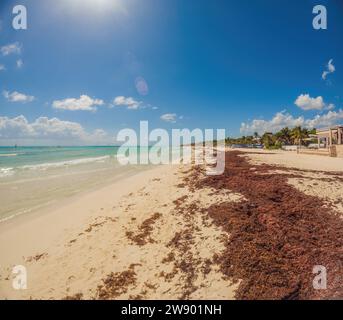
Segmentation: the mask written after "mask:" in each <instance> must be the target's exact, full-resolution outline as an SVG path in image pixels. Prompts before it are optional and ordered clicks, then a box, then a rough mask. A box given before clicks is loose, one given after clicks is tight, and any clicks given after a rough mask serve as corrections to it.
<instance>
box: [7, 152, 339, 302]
mask: <svg viewBox="0 0 343 320" xmlns="http://www.w3.org/2000/svg"><path fill="white" fill-rule="evenodd" d="M249 152H250V154H245V155H239V157H242V159H246V161H247V164H246V166H249V172H254V170H255V169H256V168H260V167H261V168H262V167H263V166H266V165H269V166H270V165H272V166H275V168H270V167H268V168H267V169H266V170H269V171H270V172H271V175H270V178H273V177H275V176H283V175H284V174H285V172H286V173H287V177H286V178H285V179H286V180H282V181H286V182H285V183H284V182H282V183H283V184H282V186H284V185H285V184H287V185H286V187H287V188H292V189H290V190H292V192H295V193H296V192H299V195H301V197H300V198H301V199H302V200H301V201H305V202H306V201H308V199H309V198H306V197H314V198H313V199H318V201H322V202H318V203H319V204H320V206H322V203H323V206H325V205H327V206H331V207H332V210H333V211H334V212H335V213H337V214H338V215H340V214H343V207H342V199H343V193H342V190H343V188H342V187H343V181H342V177H341V176H340V172H343V159H333V158H323V157H320V156H313V155H297V154H295V153H291V152H289V153H287V152H264V151H259V152H254V153H251V152H252V151H251V150H249ZM228 164H229V165H230V163H229V162H228ZM263 168H264V167H263ZM284 168H285V169H284ZM244 170H245V172H247V170H246V169H244ZM269 171H268V172H269ZM228 172H229V171H228ZM240 172H241V171H240ZM329 173H330V175H329ZM228 174H229V173H228ZM239 174H241V173H239ZM328 175H329V176H328ZM227 176H229V175H227ZM328 177H329V179H327V178H328ZM215 179H217V180H213V179H212V180H208V178H206V177H205V176H204V174H203V172H202V171H201V170H200V169H199V168H197V170H194V168H192V167H190V166H172V165H167V166H160V167H156V168H154V169H151V170H148V171H144V172H141V173H139V174H137V175H135V176H131V177H129V178H127V179H123V180H121V181H118V182H117V183H114V184H112V185H111V186H108V187H106V188H102V189H99V190H96V191H93V192H90V193H87V194H85V195H82V196H80V197H76V198H75V199H73V200H72V201H70V202H68V203H65V204H63V205H61V206H60V207H58V208H50V209H44V210H42V211H39V212H37V213H35V214H30V215H27V216H22V217H20V218H18V219H13V220H10V221H8V222H5V223H2V224H1V225H0V261H1V262H0V298H1V299H16V298H19V299H29V298H32V299H63V298H71V299H78V298H82V299H234V298H237V297H238V298H242V297H243V298H244V297H245V296H244V294H245V293H246V294H247V295H246V296H247V297H248V298H250V297H251V296H253V291H252V290H250V291H249V290H243V289H242V286H243V287H244V288H246V283H245V281H246V280H247V279H248V277H251V279H253V276H254V277H255V276H256V274H254V275H252V274H251V271H250V273H248V272H245V273H240V272H236V271H235V270H234V272H231V271H230V272H228V271H227V270H226V269H225V267H224V265H223V254H227V253H228V251H227V250H228V244H229V243H230V241H232V235H234V234H235V232H236V231H235V230H231V229H228V228H227V222H226V221H224V222H223V217H222V216H220V217H219V216H217V215H216V214H213V210H214V208H215V206H216V205H218V204H225V206H228V207H227V208H228V210H231V206H236V205H240V203H243V202H244V201H245V200H244V199H246V198H247V197H249V196H250V194H249V192H250V191H249V190H247V192H245V189H242V187H239V188H240V189H239V188H238V187H237V189H235V186H234V185H228V186H225V185H224V184H223V183H222V181H220V180H218V179H221V178H215ZM273 179H274V178H273ZM203 182H204V184H203V185H202V183H203ZM219 182H220V183H219ZM195 186H197V187H195ZM199 186H200V187H199ZM238 190H239V191H240V192H238ZM248 191H249V192H248ZM261 192H262V191H261ZM302 195H303V196H302ZM300 198H299V199H300ZM262 200H263V201H265V200H264V199H262ZM262 200H261V201H262ZM242 201H243V202H242ZM250 202H251V201H250ZM261 203H262V202H261ZM219 209H220V208H219V207H218V210H217V211H218V212H219V211H220V210H219ZM302 219H303V217H302ZM230 221H235V220H230ZM299 221H300V220H299ZM301 221H302V220H301ZM262 223H263V222H262ZM330 223H331V222H330ZM267 231H268V232H269V231H270V230H267ZM240 232H241V231H240ZM338 238H339V237H338ZM330 239H331V238H330ZM238 240H239V241H240V242H242V241H245V240H244V239H241V238H240V239H238ZM338 240H339V241H341V239H340V238H339V239H338ZM264 241H265V240H264ZM330 241H331V240H330ZM249 245H250V244H249ZM254 245H255V244H254ZM229 253H230V252H229ZM247 259H248V260H249V257H247ZM251 259H253V258H251ZM292 261H293V260H292ZM294 261H295V260H294ZM248 262H249V261H248ZM225 263H228V262H227V261H225ZM230 263H235V264H236V265H235V268H236V269H239V265H238V264H240V263H242V269H244V268H243V264H244V263H247V261H246V259H245V260H244V261H243V260H242V258H239V259H238V260H234V259H232V261H231V262H230ZM14 265H23V266H25V267H26V268H27V278H28V283H27V289H26V290H14V289H13V288H12V279H13V277H14V276H13V274H12V267H13V266H14ZM285 272H287V271H285ZM290 272H293V271H292V270H291V271H290ZM251 281H252V280H251ZM299 281H300V280H299ZM257 289H258V288H257ZM286 289H287V288H286ZM286 291H287V290H286ZM298 291H299V292H301V290H298ZM242 292H244V294H243V293H242ZM247 292H249V294H248V293H247ZM278 292H279V291H278ZM304 292H305V291H304ZM305 293H306V292H305ZM305 293H304V294H305ZM268 294H269V291H268V292H267V291H266V293H265V297H269V296H268ZM306 294H307V293H306ZM280 295H281V293H280ZM293 295H294V294H293ZM274 296H275V295H273V296H270V298H273V297H274Z"/></svg>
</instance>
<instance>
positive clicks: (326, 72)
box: [322, 59, 336, 80]
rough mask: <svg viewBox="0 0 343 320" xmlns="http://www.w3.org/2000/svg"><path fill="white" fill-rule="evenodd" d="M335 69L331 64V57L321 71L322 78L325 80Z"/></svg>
mask: <svg viewBox="0 0 343 320" xmlns="http://www.w3.org/2000/svg"><path fill="white" fill-rule="evenodd" d="M335 71H336V68H335V66H334V65H333V59H330V61H329V62H328V64H327V65H326V70H325V71H323V73H322V79H323V80H326V78H327V76H328V75H329V74H330V73H334V72H335Z"/></svg>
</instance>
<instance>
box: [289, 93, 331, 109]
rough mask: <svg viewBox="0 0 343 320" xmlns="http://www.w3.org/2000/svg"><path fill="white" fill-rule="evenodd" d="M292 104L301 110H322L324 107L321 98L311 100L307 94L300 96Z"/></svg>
mask: <svg viewBox="0 0 343 320" xmlns="http://www.w3.org/2000/svg"><path fill="white" fill-rule="evenodd" d="M294 103H295V105H296V106H298V107H299V108H301V109H303V110H322V109H323V108H324V107H325V103H324V100H323V97H321V96H319V97H317V98H311V97H310V95H309V94H301V95H300V96H299V97H298V98H297V99H296V100H295V102H294Z"/></svg>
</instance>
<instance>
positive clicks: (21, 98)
mask: <svg viewBox="0 0 343 320" xmlns="http://www.w3.org/2000/svg"><path fill="white" fill-rule="evenodd" d="M2 94H3V96H4V97H5V98H6V99H7V100H8V101H10V102H21V103H27V102H32V101H33V100H34V99H35V97H34V96H29V95H26V94H24V93H20V92H18V91H13V92H9V91H3V93H2Z"/></svg>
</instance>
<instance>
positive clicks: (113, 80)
mask: <svg viewBox="0 0 343 320" xmlns="http://www.w3.org/2000/svg"><path fill="white" fill-rule="evenodd" d="M16 4H23V5H25V6H26V7H27V10H28V30H20V31H18V30H14V29H13V28H12V19H13V15H12V8H13V6H14V5H16ZM111 4H112V5H111ZM317 4H322V5H325V6H326V8H327V11H328V29H327V30H314V29H313V27H312V20H313V18H314V15H313V14H312V9H313V7H314V6H315V5H317ZM0 20H1V30H0V50H1V52H0V91H1V96H0V144H2V145H6V144H11V143H14V142H19V143H22V144H32V143H34V144H46V143H52V144H53V143H57V142H59V144H63V143H75V144H78V143H91V144H93V143H108V142H109V141H112V140H111V139H112V137H113V136H114V135H115V134H116V132H118V130H120V129H122V128H124V127H129V128H134V129H135V128H138V125H139V121H140V120H148V121H149V125H150V127H151V129H153V128H166V129H171V128H183V127H186V128H189V129H193V128H225V129H226V130H227V135H230V136H239V135H241V134H250V133H252V132H253V131H259V132H263V131H265V130H268V131H269V130H270V131H275V130H277V129H278V128H279V127H281V126H283V125H289V126H293V125H297V124H302V125H304V126H315V127H321V126H327V125H331V124H334V123H339V122H340V123H343V111H341V108H343V94H342V93H343V72H342V71H341V70H342V66H343V41H342V36H343V3H342V2H341V1H339V0H321V1H319V0H318V1H313V0H303V1H295V0H293V1H290V0H287V1H286V0H279V1H275V0H261V1H253V0H232V1H229V0H216V1H208V0H207V1H205V0H198V1H181V0H126V1H124V0H111V1H109V0H83V1H81V0H60V1H53V0H44V1H40V0H26V1H25V0H21V1H19V2H18V1H10V0H8V1H6V0H5V1H1V4H0ZM331 59H332V61H331V62H330V63H329V61H330V60H331ZM328 70H330V72H329V73H327V74H326V76H325V79H323V77H322V76H323V72H324V71H328ZM333 70H334V71H333ZM295 101H297V103H295Z"/></svg>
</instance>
